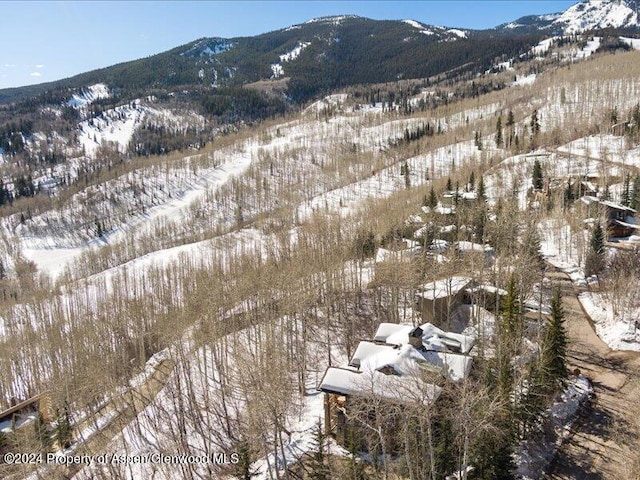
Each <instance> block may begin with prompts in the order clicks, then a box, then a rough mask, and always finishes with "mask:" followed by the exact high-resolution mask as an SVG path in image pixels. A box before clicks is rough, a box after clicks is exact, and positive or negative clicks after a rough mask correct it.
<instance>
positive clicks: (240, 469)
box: [234, 439, 258, 480]
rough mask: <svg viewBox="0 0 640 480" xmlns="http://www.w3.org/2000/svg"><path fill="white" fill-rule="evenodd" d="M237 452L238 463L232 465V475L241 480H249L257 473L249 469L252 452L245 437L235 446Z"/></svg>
mask: <svg viewBox="0 0 640 480" xmlns="http://www.w3.org/2000/svg"><path fill="white" fill-rule="evenodd" d="M235 450H236V452H237V454H238V463H236V464H235V465H234V475H235V476H236V477H237V478H239V479H241V480H251V479H252V478H253V477H255V476H257V475H258V472H257V471H254V470H252V469H251V463H252V462H253V461H252V457H253V452H252V451H251V447H250V445H249V442H248V441H247V440H246V439H242V440H240V441H239V442H238V443H237V444H236V448H235Z"/></svg>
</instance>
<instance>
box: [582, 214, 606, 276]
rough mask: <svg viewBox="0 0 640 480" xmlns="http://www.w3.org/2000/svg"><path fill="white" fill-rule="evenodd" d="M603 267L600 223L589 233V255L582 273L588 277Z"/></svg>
mask: <svg viewBox="0 0 640 480" xmlns="http://www.w3.org/2000/svg"><path fill="white" fill-rule="evenodd" d="M604 266H605V248H604V232H603V230H602V226H601V225H600V223H597V224H596V226H595V227H594V229H593V232H591V242H590V249H589V253H587V258H586V260H585V266H584V273H585V275H586V276H588V277H590V276H592V275H597V274H598V273H600V272H601V271H602V270H603V268H604Z"/></svg>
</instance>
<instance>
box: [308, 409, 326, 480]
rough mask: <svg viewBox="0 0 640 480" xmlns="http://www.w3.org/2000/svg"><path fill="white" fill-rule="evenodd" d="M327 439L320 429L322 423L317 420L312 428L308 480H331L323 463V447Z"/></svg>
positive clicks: (324, 454)
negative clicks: (311, 448)
mask: <svg viewBox="0 0 640 480" xmlns="http://www.w3.org/2000/svg"><path fill="white" fill-rule="evenodd" d="M326 442H327V437H326V435H325V433H324V429H323V428H322V422H321V421H320V419H318V423H317V424H316V426H315V427H314V428H313V450H312V453H311V459H310V460H309V467H310V470H311V474H310V475H309V478H310V479H312V480H329V479H330V478H331V470H330V469H329V467H328V465H326V463H325V456H326V453H325V447H326Z"/></svg>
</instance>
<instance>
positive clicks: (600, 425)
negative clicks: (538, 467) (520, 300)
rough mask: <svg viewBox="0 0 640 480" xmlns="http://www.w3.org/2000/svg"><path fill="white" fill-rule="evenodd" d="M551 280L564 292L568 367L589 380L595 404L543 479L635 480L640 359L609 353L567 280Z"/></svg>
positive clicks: (560, 276) (639, 472) (639, 466)
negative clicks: (576, 370)
mask: <svg viewBox="0 0 640 480" xmlns="http://www.w3.org/2000/svg"><path fill="white" fill-rule="evenodd" d="M549 277H550V278H551V280H552V281H557V282H558V283H560V284H561V286H562V289H563V295H564V309H565V318H566V322H565V324H566V328H567V333H568V336H569V348H568V350H569V352H568V353H569V355H568V360H569V366H570V368H571V369H575V368H577V369H579V370H580V372H581V373H582V374H583V375H585V376H586V377H587V378H589V379H590V380H591V382H592V384H593V387H594V398H593V400H592V402H591V404H590V406H589V407H588V408H587V409H585V411H584V412H582V414H581V416H580V417H579V418H578V419H577V420H576V422H575V423H574V425H573V427H572V428H571V431H570V433H569V437H568V438H567V440H566V441H565V442H564V443H563V445H562V447H561V448H560V450H559V451H558V454H557V455H556V458H555V459H554V461H553V463H552V464H551V467H550V469H549V473H548V474H547V476H546V477H545V478H549V479H603V480H608V479H614V480H624V479H638V478H640V453H639V452H640V450H639V447H640V441H639V437H640V408H639V407H640V402H639V400H640V398H639V396H638V395H639V394H640V354H638V353H635V352H614V351H612V350H611V349H610V348H609V347H608V346H607V345H606V344H605V343H604V342H603V341H602V340H600V338H599V337H598V336H597V335H596V333H595V331H594V329H593V326H592V325H591V323H590V320H589V319H588V317H587V316H586V314H585V313H584V311H583V310H582V307H581V306H580V302H579V301H578V299H577V296H576V291H575V290H574V287H573V285H572V284H571V281H570V280H569V278H568V277H567V276H566V275H565V274H564V273H560V272H554V273H552V274H550V275H549Z"/></svg>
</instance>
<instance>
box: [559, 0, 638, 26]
mask: <svg viewBox="0 0 640 480" xmlns="http://www.w3.org/2000/svg"><path fill="white" fill-rule="evenodd" d="M551 25H552V27H554V26H555V27H561V28H562V29H563V30H564V32H565V33H577V32H584V31H587V30H596V29H601V28H633V27H638V4H637V2H633V1H629V0H586V1H583V2H580V3H577V4H575V5H573V6H572V7H570V8H569V9H567V10H566V11H565V12H564V13H563V14H562V15H560V16H559V17H558V18H557V19H555V20H554V21H553V22H552V24H551Z"/></svg>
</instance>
